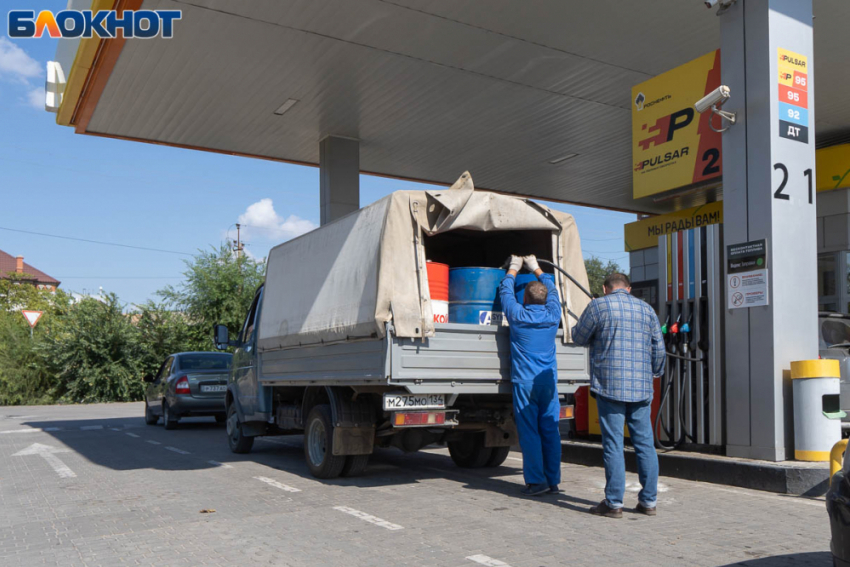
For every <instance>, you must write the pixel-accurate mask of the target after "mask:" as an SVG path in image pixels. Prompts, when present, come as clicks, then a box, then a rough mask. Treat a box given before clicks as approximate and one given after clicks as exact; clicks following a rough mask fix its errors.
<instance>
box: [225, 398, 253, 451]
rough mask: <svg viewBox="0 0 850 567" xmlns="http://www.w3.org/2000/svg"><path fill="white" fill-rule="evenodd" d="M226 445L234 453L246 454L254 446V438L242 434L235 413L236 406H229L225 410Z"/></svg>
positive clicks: (237, 416) (240, 425)
mask: <svg viewBox="0 0 850 567" xmlns="http://www.w3.org/2000/svg"><path fill="white" fill-rule="evenodd" d="M227 444H228V445H230V450H231V451H232V452H234V453H248V452H250V451H251V447H253V446H254V438H253V437H248V436H246V435H245V434H244V433H243V432H242V423H241V422H240V421H239V414H238V413H237V412H236V404H235V403H233V404H230V407H229V408H228V409H227Z"/></svg>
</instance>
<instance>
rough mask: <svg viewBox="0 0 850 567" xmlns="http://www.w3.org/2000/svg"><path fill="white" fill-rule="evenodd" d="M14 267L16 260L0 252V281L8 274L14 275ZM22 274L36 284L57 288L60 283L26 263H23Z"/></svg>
mask: <svg viewBox="0 0 850 567" xmlns="http://www.w3.org/2000/svg"><path fill="white" fill-rule="evenodd" d="M16 265H17V260H16V259H15V257H14V256H12V255H11V254H7V253H5V252H3V251H2V250H0V279H5V278H7V277H8V276H9V274H14V273H15V267H16ZM24 273H25V274H27V275H29V276H32V277H33V278H35V281H36V283H39V284H43V285H53V286H58V285H59V283H60V282H59V280H57V279H56V278H52V277H50V276H48V275H47V274H45V273H44V272H42V271H41V270H39V269H38V268H35V267H33V266H31V265H30V264H27V263H26V262H24Z"/></svg>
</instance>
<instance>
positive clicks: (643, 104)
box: [635, 93, 673, 112]
mask: <svg viewBox="0 0 850 567" xmlns="http://www.w3.org/2000/svg"><path fill="white" fill-rule="evenodd" d="M671 98H673V97H671V96H670V95H664V96H662V97H659V98H656V99H655V100H651V101H649V102H647V101H646V95H645V94H643V93H638V94H637V96H636V97H635V108H636V109H637V111H638V112H640V111H641V110H643V109H644V108H649V107H651V106H655V105H656V104H658V103H659V102H664V101H665V100H670V99H671Z"/></svg>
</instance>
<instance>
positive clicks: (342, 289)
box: [259, 172, 589, 351]
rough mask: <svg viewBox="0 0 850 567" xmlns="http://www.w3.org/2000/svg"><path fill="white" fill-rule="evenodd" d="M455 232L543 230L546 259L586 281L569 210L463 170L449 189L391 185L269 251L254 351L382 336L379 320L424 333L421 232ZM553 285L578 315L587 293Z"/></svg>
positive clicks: (430, 331) (429, 330)
mask: <svg viewBox="0 0 850 567" xmlns="http://www.w3.org/2000/svg"><path fill="white" fill-rule="evenodd" d="M458 229H466V230H476V231H485V232H486V231H499V230H514V231H515V230H538V231H539V230H550V231H552V246H553V250H554V254H553V256H554V257H556V258H557V262H558V263H559V265H560V266H561V267H562V268H563V269H564V270H566V271H567V272H568V273H569V274H571V275H572V276H573V277H574V278H576V279H577V280H578V281H579V282H581V283H582V284H583V285H584V286H585V287H587V274H586V272H585V269H584V261H583V259H582V254H581V243H580V241H579V235H578V229H577V228H576V225H575V221H574V220H573V217H572V215H569V214H566V213H562V212H559V211H553V210H551V209H548V208H546V207H544V206H542V205H539V204H537V203H534V202H532V201H528V200H525V199H520V198H516V197H508V196H504V195H498V194H495V193H489V192H483V191H481V192H475V191H474V187H473V184H472V177H471V176H470V175H469V173H468V172H467V173H464V174H463V175H462V176H461V177H460V178H459V179H458V180H457V181H456V182H455V184H454V185H453V186H452V187H451V188H450V189H447V190H435V191H397V192H395V193H393V194H392V195H389V196H387V197H384V198H383V199H381V200H379V201H377V202H375V203H373V204H371V205H369V206H368V207H364V208H363V209H360V210H359V211H357V212H354V213H351V214H350V215H347V216H345V217H343V218H341V219H339V220H336V221H334V222H332V223H329V224H327V225H325V226H322V227H321V228H318V229H316V230H314V231H312V232H310V233H307V234H305V235H303V236H301V237H299V238H296V239H295V240H291V241H289V242H286V243H284V244H280V245H278V246H276V247H275V248H273V249H272V251H271V253H270V254H269V260H268V271H267V274H266V288H265V293H264V296H263V307H262V312H261V314H260V334H259V349H260V350H261V351H270V350H276V349H280V348H287V347H293V346H298V345H308V344H316V343H332V342H340V341H346V340H357V339H368V338H381V337H383V336H384V334H385V332H386V323H388V322H392V324H393V326H394V328H395V334H396V335H397V336H399V337H429V336H433V335H434V322H433V321H434V317H433V313H432V311H431V302H430V294H429V291H428V281H427V277H426V275H425V274H426V271H425V260H426V252H425V250H424V248H423V245H422V241H423V238H422V237H423V235H428V236H431V235H435V234H440V233H443V232H448V231H451V230H458ZM506 255H507V254H506ZM556 283H557V285H558V290H559V292H560V294H561V298H562V302H563V303H565V304H566V305H565V306H566V308H567V309H569V310H570V311H572V312H573V313H576V314H581V313H582V311H584V308H585V307H586V306H587V304H588V302H589V299H588V298H587V296H585V295H584V294H583V293H582V292H581V291H580V290H579V289H578V288H577V287H576V286H575V285H574V284H573V283H572V282H570V281H569V280H567V279H566V278H563V277H561V276H560V274H558V273H557V272H556ZM564 300H565V301H564ZM563 320H564V322H565V323H567V325H566V328H567V333H565V336H566V338H565V340H569V338H568V336H569V329H570V327H572V325H573V324H574V323H575V321H574V320H573V319H572V318H571V317H569V315H568V314H567V312H566V309H565V310H564V314H563Z"/></svg>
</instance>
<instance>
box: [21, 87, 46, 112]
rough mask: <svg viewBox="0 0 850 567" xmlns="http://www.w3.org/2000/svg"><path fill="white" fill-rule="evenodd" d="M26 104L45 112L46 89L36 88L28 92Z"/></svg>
mask: <svg viewBox="0 0 850 567" xmlns="http://www.w3.org/2000/svg"><path fill="white" fill-rule="evenodd" d="M25 100H26V102H27V104H28V105H30V106H32V107H33V108H37V109H38V110H44V87H35V88H34V89H30V90H29V91H27V96H26V99H25Z"/></svg>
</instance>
